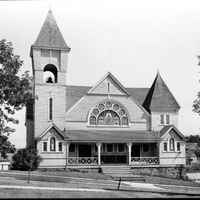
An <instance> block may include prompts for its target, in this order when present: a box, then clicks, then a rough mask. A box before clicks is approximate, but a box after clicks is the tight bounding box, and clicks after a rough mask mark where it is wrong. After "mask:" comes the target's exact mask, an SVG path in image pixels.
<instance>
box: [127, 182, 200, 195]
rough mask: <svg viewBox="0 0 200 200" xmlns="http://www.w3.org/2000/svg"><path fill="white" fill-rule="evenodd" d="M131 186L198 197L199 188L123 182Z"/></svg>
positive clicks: (137, 188) (146, 190)
mask: <svg viewBox="0 0 200 200" xmlns="http://www.w3.org/2000/svg"><path fill="white" fill-rule="evenodd" d="M123 183H124V184H127V185H129V186H131V187H132V188H133V189H134V190H135V191H138V190H139V191H145V192H158V193H168V194H169V193H170V194H179V195H180V194H183V195H190V196H199V197H200V188H198V187H188V186H177V185H161V184H150V183H134V182H128V181H126V182H123Z"/></svg>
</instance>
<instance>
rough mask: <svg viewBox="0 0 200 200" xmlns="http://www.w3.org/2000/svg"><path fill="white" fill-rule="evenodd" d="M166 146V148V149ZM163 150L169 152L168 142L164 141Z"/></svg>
mask: <svg viewBox="0 0 200 200" xmlns="http://www.w3.org/2000/svg"><path fill="white" fill-rule="evenodd" d="M165 147H166V150H165ZM163 151H164V152H168V142H163Z"/></svg>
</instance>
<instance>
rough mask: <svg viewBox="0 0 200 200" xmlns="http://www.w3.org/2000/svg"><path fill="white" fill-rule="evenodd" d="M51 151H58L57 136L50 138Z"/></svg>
mask: <svg viewBox="0 0 200 200" xmlns="http://www.w3.org/2000/svg"><path fill="white" fill-rule="evenodd" d="M50 151H56V139H55V137H51V138H50Z"/></svg>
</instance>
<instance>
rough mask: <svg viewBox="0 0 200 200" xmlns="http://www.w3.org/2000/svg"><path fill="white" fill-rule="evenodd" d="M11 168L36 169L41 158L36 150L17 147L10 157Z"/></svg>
mask: <svg viewBox="0 0 200 200" xmlns="http://www.w3.org/2000/svg"><path fill="white" fill-rule="evenodd" d="M12 160H13V162H12V167H11V168H12V169H17V170H29V169H30V170H34V169H37V168H38V166H39V164H40V162H41V161H42V158H41V157H40V156H39V155H37V150H36V149H34V148H32V147H30V148H23V149H19V150H18V151H17V153H15V154H14V155H13V157H12Z"/></svg>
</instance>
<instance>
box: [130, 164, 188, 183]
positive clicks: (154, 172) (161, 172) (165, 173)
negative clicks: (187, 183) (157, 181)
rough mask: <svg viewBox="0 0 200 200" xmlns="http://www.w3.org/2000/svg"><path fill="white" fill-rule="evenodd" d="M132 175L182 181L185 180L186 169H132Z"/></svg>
mask: <svg viewBox="0 0 200 200" xmlns="http://www.w3.org/2000/svg"><path fill="white" fill-rule="evenodd" d="M132 172H133V174H136V175H138V174H139V175H147V176H158V177H165V178H172V179H183V180H187V179H188V177H187V176H186V167H184V166H177V167H141V168H140V167H138V168H132Z"/></svg>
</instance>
